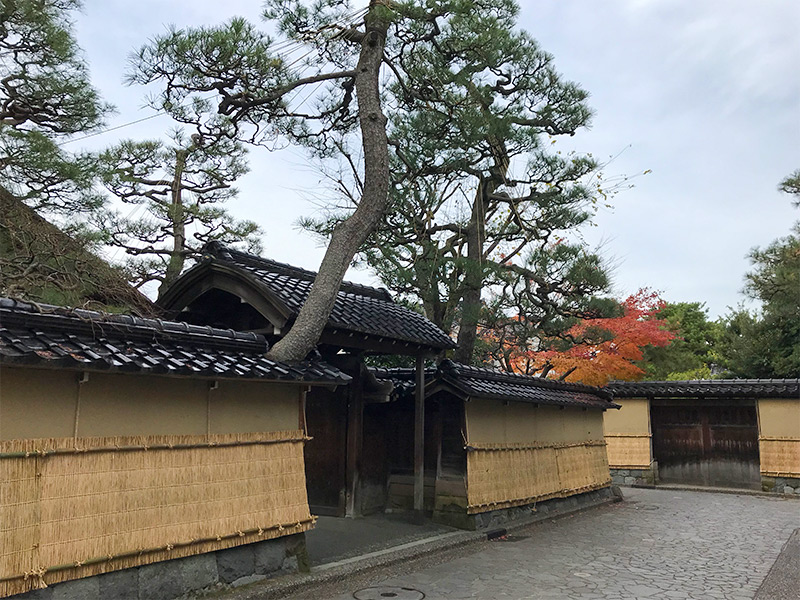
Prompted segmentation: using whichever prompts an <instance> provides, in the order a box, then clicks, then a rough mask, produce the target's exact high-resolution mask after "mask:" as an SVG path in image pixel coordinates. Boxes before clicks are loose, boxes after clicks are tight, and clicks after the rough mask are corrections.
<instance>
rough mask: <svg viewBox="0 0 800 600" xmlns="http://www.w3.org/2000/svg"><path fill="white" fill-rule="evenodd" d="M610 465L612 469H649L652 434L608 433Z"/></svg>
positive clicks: (607, 442) (607, 444) (607, 445)
mask: <svg viewBox="0 0 800 600" xmlns="http://www.w3.org/2000/svg"><path fill="white" fill-rule="evenodd" d="M606 447H607V449H608V465H609V466H610V467H611V468H612V469H628V468H630V469H649V468H650V435H649V434H646V433H640V434H629V433H607V434H606Z"/></svg>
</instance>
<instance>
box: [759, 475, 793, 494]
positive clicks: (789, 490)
mask: <svg viewBox="0 0 800 600" xmlns="http://www.w3.org/2000/svg"><path fill="white" fill-rule="evenodd" d="M761 489H762V490H763V491H765V492H773V493H775V494H787V495H794V494H797V495H800V478H797V477H768V476H766V475H762V476H761Z"/></svg>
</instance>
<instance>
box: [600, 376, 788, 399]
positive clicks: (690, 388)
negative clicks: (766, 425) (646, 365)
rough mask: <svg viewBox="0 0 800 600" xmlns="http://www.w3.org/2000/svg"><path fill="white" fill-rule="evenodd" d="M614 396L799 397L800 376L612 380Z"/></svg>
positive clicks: (608, 386) (609, 385) (611, 390)
mask: <svg viewBox="0 0 800 600" xmlns="http://www.w3.org/2000/svg"><path fill="white" fill-rule="evenodd" d="M605 389H607V390H608V391H609V392H610V393H612V394H613V395H614V397H615V398H645V397H660V398H797V399H800V379H704V380H689V381H612V382H611V383H609V384H608V385H607V386H606V387H605Z"/></svg>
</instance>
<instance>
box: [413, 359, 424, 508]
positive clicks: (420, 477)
mask: <svg viewBox="0 0 800 600" xmlns="http://www.w3.org/2000/svg"><path fill="white" fill-rule="evenodd" d="M415 389H416V394H415V402H414V512H416V513H417V515H418V516H420V517H421V516H422V515H423V506H424V501H425V358H424V356H422V355H419V356H417V370H416V388H415Z"/></svg>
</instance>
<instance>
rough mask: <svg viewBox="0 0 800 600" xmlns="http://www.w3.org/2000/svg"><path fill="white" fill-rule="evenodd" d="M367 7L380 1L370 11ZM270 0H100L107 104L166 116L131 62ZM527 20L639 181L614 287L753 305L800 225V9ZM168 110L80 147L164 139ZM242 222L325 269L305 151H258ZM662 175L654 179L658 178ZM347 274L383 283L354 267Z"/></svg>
mask: <svg viewBox="0 0 800 600" xmlns="http://www.w3.org/2000/svg"><path fill="white" fill-rule="evenodd" d="M365 4H366V2H365ZM259 6H260V2H259V0H226V2H219V1H217V0H213V1H211V0H192V1H188V0H171V1H170V2H163V0H160V1H154V0H138V1H137V2H132V1H130V0H85V7H84V11H83V13H82V14H80V15H78V17H77V36H78V41H79V43H80V44H81V46H82V47H83V49H84V51H85V53H86V55H87V57H88V60H89V64H90V68H91V72H92V78H93V81H94V82H95V84H96V86H97V87H98V88H99V89H100V90H101V92H102V93H103V95H104V97H105V98H106V99H107V100H108V101H110V102H111V103H113V104H115V105H116V107H117V111H118V112H117V114H116V115H114V116H113V117H112V118H111V119H110V122H109V125H110V126H115V125H121V124H125V123H129V122H131V121H134V120H137V119H141V118H143V117H147V116H149V115H151V114H152V113H153V111H152V110H150V109H147V108H145V107H144V93H145V90H143V89H141V88H137V87H126V86H125V85H124V84H123V73H124V72H125V70H126V65H127V58H128V55H129V53H130V52H131V51H132V50H134V49H136V48H138V47H139V46H141V45H142V44H143V43H144V42H146V41H147V39H148V38H150V37H152V36H154V35H157V34H159V33H162V32H164V30H165V27H166V26H167V25H168V24H171V23H172V24H175V25H178V26H190V25H204V24H206V25H211V24H217V23H221V22H223V21H225V20H227V19H229V18H230V17H232V16H236V15H240V16H245V17H248V18H250V19H252V20H257V19H258V14H259ZM521 7H522V11H521V18H520V24H521V26H522V27H523V28H525V29H527V30H528V31H529V32H531V33H532V34H533V36H534V37H536V38H537V39H538V40H539V41H540V43H541V45H542V47H543V48H544V49H545V50H547V51H549V52H550V53H552V54H553V55H554V56H555V59H556V65H557V67H558V69H559V70H560V71H561V72H562V73H563V74H564V76H565V77H567V78H569V79H572V80H574V81H577V82H579V83H580V84H581V85H582V86H583V87H584V88H585V89H587V90H588V91H589V92H590V93H591V99H590V103H591V106H592V108H593V109H594V111H595V117H594V119H593V123H592V127H591V129H590V130H588V131H584V132H582V133H581V134H579V135H577V136H576V137H575V138H573V139H572V140H570V144H571V145H572V147H574V148H575V149H577V150H580V151H584V152H591V153H593V154H594V155H595V156H596V157H600V158H601V159H607V158H609V157H612V156H613V157H616V158H614V160H613V161H612V162H611V163H610V164H609V165H608V167H607V168H606V171H607V173H609V174H611V175H628V176H632V181H633V183H634V184H635V187H633V188H632V189H629V190H626V191H623V192H621V193H620V194H618V195H617V196H616V197H615V198H614V200H613V209H605V210H603V212H601V213H600V214H599V215H598V216H597V218H596V226H595V227H593V228H592V229H591V231H588V232H587V233H586V236H585V237H586V239H587V241H589V242H590V243H591V244H594V245H600V246H601V247H602V252H603V254H604V255H605V256H606V257H607V259H608V260H609V262H610V263H612V264H613V265H614V274H613V276H614V292H615V294H616V295H618V296H625V295H627V294H629V293H632V292H634V291H636V290H637V289H638V288H640V287H650V288H651V289H655V290H659V291H661V292H662V295H663V297H664V298H665V299H667V300H670V301H702V302H706V304H707V306H708V308H709V313H710V315H711V316H712V317H716V316H718V315H722V314H724V313H725V312H726V310H727V307H729V306H735V305H737V304H738V303H739V302H740V301H741V300H742V299H743V297H742V295H741V288H742V283H743V280H742V278H743V275H744V273H745V272H746V271H747V269H748V267H749V263H748V261H747V259H746V254H747V252H748V250H750V249H751V248H753V247H754V246H759V245H762V246H763V245H765V244H768V243H769V242H770V241H772V240H774V239H775V238H777V237H780V236H784V235H786V234H787V233H788V232H789V228H790V225H791V223H792V222H793V221H794V220H796V219H797V218H798V217H800V214H798V211H797V210H796V209H793V208H792V207H791V203H790V201H789V198H788V197H786V196H785V195H782V194H780V193H779V192H778V191H777V189H776V186H777V184H778V182H779V181H780V180H781V179H782V178H783V177H785V176H786V175H788V174H789V173H791V172H792V171H793V170H795V169H797V168H800V77H799V76H798V72H800V36H798V34H797V32H798V31H800V2H797V1H796V0H762V1H760V2H753V1H752V0H604V1H603V2H595V1H592V0H522V2H521ZM170 126H171V122H170V119H169V117H166V116H160V117H156V118H153V119H150V120H147V121H145V122H142V123H140V124H138V125H132V126H129V127H125V128H122V129H119V130H117V131H113V132H109V133H106V134H103V135H100V136H96V137H93V138H91V139H87V140H84V141H81V142H77V143H75V144H72V145H71V146H70V147H71V148H73V149H76V148H77V147H80V146H84V147H87V148H98V147H101V146H103V145H107V144H110V143H113V142H114V141H116V140H117V139H120V138H121V137H132V138H139V139H143V138H148V137H153V136H159V135H162V134H163V133H164V132H165V131H166V130H167V129H169V127H170ZM250 158H251V169H252V172H251V173H249V174H248V175H247V176H245V177H244V178H243V179H241V180H240V182H239V185H238V187H239V188H240V190H241V193H240V197H239V198H238V199H236V200H234V201H232V202H231V204H230V206H229V208H230V210H231V212H232V213H233V214H234V215H236V216H237V217H240V218H249V219H253V220H255V221H257V222H258V223H259V224H260V225H261V226H262V228H263V229H264V231H265V238H264V250H265V252H264V254H265V255H266V256H268V257H270V258H274V259H276V260H280V261H284V262H290V263H293V264H296V265H298V266H303V267H306V268H310V269H316V268H317V267H318V266H319V262H320V260H321V258H322V253H323V251H324V250H323V249H322V248H320V247H319V244H318V243H317V242H316V241H315V240H314V239H312V238H311V237H310V236H308V235H307V234H304V233H302V232H300V231H298V230H297V228H296V225H295V222H296V220H297V219H298V217H300V216H301V215H309V214H314V213H315V211H316V210H317V208H316V203H315V197H316V198H318V200H319V201H323V200H324V190H323V188H322V186H321V185H318V182H319V175H318V173H317V172H316V171H315V169H314V168H313V166H312V165H311V163H310V162H309V161H308V160H307V159H306V157H305V156H304V154H303V153H302V151H300V150H298V149H294V148H286V149H283V150H279V151H276V152H268V151H266V150H260V149H258V150H254V151H253V152H252V154H251V157H250ZM648 170H650V171H652V172H651V173H649V174H647V175H641V173H643V172H644V171H648ZM348 279H352V280H356V281H362V282H372V283H375V282H376V280H375V279H373V278H371V275H370V274H369V273H366V272H363V271H355V272H352V271H351V273H349V274H348Z"/></svg>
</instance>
